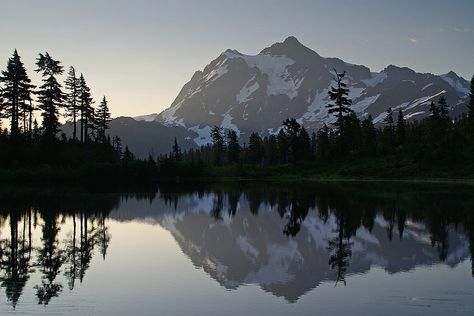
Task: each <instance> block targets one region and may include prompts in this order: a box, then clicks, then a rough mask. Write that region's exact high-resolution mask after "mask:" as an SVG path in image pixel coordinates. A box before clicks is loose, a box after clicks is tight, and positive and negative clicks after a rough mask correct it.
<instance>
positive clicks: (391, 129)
mask: <svg viewBox="0 0 474 316" xmlns="http://www.w3.org/2000/svg"><path fill="white" fill-rule="evenodd" d="M383 122H384V125H385V126H384V128H383V135H384V140H385V143H386V144H387V145H389V146H393V145H394V142H395V126H394V125H393V112H392V108H390V107H389V108H388V109H387V116H386V117H385V119H384V120H383Z"/></svg>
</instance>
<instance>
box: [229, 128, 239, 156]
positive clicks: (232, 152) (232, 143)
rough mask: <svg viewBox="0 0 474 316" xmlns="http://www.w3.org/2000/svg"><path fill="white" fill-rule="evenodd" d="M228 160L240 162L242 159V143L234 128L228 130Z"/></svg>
mask: <svg viewBox="0 0 474 316" xmlns="http://www.w3.org/2000/svg"><path fill="white" fill-rule="evenodd" d="M227 160H228V161H229V162H230V163H238V162H239V160H240V144H239V140H238V137H237V133H236V132H235V131H234V130H229V131H228V132H227Z"/></svg>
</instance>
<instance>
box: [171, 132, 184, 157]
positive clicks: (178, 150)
mask: <svg viewBox="0 0 474 316" xmlns="http://www.w3.org/2000/svg"><path fill="white" fill-rule="evenodd" d="M182 157H183V155H182V153H181V148H180V147H179V145H178V140H177V139H176V137H175V138H174V143H173V159H175V160H176V161H180V160H181V159H182Z"/></svg>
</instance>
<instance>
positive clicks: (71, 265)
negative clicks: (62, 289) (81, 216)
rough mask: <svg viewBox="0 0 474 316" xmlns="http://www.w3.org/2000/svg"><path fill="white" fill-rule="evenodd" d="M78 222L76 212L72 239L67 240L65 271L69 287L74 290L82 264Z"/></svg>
mask: <svg viewBox="0 0 474 316" xmlns="http://www.w3.org/2000/svg"><path fill="white" fill-rule="evenodd" d="M76 235H77V223H76V214H73V215H72V233H71V237H70V239H68V240H66V251H65V255H66V260H65V261H66V264H67V268H66V271H65V272H64V275H65V276H66V278H67V280H68V286H69V289H70V290H72V289H74V284H75V281H76V279H77V276H78V275H79V266H80V260H79V251H80V249H79V247H78V246H77V239H76Z"/></svg>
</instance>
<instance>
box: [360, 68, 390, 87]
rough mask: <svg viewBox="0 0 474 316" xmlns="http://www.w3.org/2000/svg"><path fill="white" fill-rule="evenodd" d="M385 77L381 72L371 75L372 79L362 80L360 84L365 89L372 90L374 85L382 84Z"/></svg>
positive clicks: (385, 74) (384, 73)
mask: <svg viewBox="0 0 474 316" xmlns="http://www.w3.org/2000/svg"><path fill="white" fill-rule="evenodd" d="M387 77H388V76H387V73H386V72H383V71H382V72H379V73H372V78H370V79H365V80H362V82H363V83H365V85H366V86H367V87H371V88H373V87H375V86H376V85H378V84H380V83H382V82H384V80H385V79H387Z"/></svg>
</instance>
